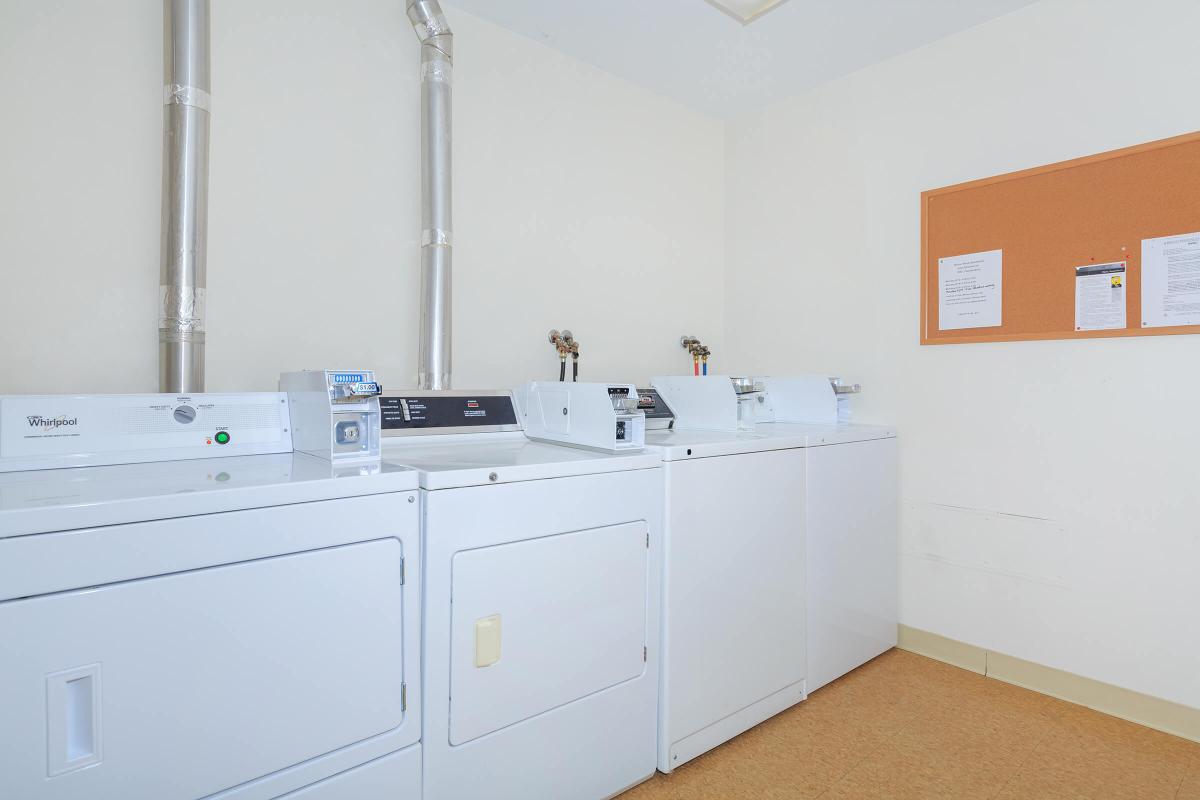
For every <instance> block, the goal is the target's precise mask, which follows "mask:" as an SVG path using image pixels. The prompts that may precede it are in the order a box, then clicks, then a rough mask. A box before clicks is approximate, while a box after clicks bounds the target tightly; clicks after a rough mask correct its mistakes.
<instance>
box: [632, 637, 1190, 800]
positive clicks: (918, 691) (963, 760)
mask: <svg viewBox="0 0 1200 800" xmlns="http://www.w3.org/2000/svg"><path fill="white" fill-rule="evenodd" d="M741 798H746V800H809V799H810V798H820V800H871V798H878V799H879V800H926V799H928V800H942V799H944V800H973V798H979V800H1034V799H1036V800H1109V799H1110V798H1111V799H1112V800H1117V799H1118V798H1119V799H1120V800H1143V798H1145V799H1146V800H1159V799H1160V798H1161V800H1200V745H1198V744H1195V743H1193V742H1188V741H1185V740H1183V739H1179V738H1176V737H1173V736H1169V735H1167V734H1164V733H1160V732H1158V731H1154V730H1150V729H1149V728H1144V727H1142V726H1140V725H1135V724H1133V723H1131V722H1126V721H1124V720H1120V719H1116V718H1114V717H1109V716H1106V715H1104V714H1100V713H1098V712H1095V711H1091V710H1089V709H1086V708H1082V707H1080V706H1076V705H1072V704H1070V703H1066V702H1063V701H1060V700H1055V699H1053V698H1050V697H1046V696H1044V695H1040V694H1037V693H1036V692H1031V691H1029V690H1027V689H1022V688H1020V687H1017V686H1012V685H1010V684H1006V683H1002V682H1000V681H996V680H993V679H990V678H985V677H984V676H982V675H978V674H976V673H973V672H969V671H967V670H962V669H958V668H957V667H952V666H949V665H947V664H942V663H940V662H937V661H933V660H931V659H928V658H924V657H922V656H917V655H914V654H912V653H906V652H902V651H899V650H893V651H891V652H889V653H885V654H884V655H882V656H880V657H879V658H877V659H875V660H874V661H872V662H870V663H868V664H866V665H864V666H863V667H861V668H859V669H857V670H855V671H854V672H852V673H850V674H849V675H847V676H845V677H843V678H842V679H840V680H837V681H834V682H833V683H831V684H830V685H829V686H826V687H824V688H823V689H821V690H819V691H817V692H814V693H813V694H812V695H811V696H810V697H809V699H808V700H806V701H805V702H803V703H801V704H799V705H798V706H796V707H794V708H791V709H789V710H788V711H785V712H784V713H782V714H779V715H778V716H776V717H774V718H772V719H770V720H767V721H766V722H764V723H762V724H761V725H758V726H757V727H755V728H752V729H751V730H749V731H747V732H746V733H744V734H742V735H741V736H739V737H737V738H735V739H733V740H732V741H730V742H728V743H726V744H724V745H722V746H721V747H718V748H716V749H715V750H713V751H712V752H709V753H706V754H705V755H703V756H700V757H699V758H697V759H695V760H693V761H692V762H690V763H688V764H685V765H684V766H682V767H680V768H679V769H677V770H675V772H673V773H672V774H671V775H658V776H656V777H655V778H653V779H652V780H650V781H647V782H646V783H644V784H642V785H641V786H638V787H636V788H634V789H633V790H631V791H630V792H628V793H626V794H624V795H622V796H621V800H740V799H741Z"/></svg>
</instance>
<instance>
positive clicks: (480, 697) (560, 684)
mask: <svg viewBox="0 0 1200 800" xmlns="http://www.w3.org/2000/svg"><path fill="white" fill-rule="evenodd" d="M574 386H575V387H579V388H574V389H571V390H569V391H570V392H571V393H573V394H574V396H575V400H576V401H575V402H574V403H572V402H571V401H569V400H568V401H566V402H565V403H564V404H563V405H562V409H563V410H562V411H561V412H560V411H559V410H558V408H556V409H555V413H556V415H557V416H559V417H560V418H562V419H565V420H572V419H575V417H576V414H577V413H578V414H583V413H585V411H586V412H587V413H588V414H590V413H591V412H593V411H595V412H597V413H598V412H599V411H601V410H603V408H604V407H605V406H607V408H608V414H607V420H608V421H607V423H606V424H605V427H604V433H605V434H606V435H607V437H608V440H609V443H610V444H612V445H613V447H612V448H611V449H614V450H617V449H621V450H622V452H613V453H604V452H599V451H587V450H582V449H577V448H571V447H559V446H554V445H550V444H545V443H542V442H536V441H531V440H530V439H529V438H527V437H526V435H525V433H523V432H522V427H523V422H522V419H523V418H522V417H521V416H519V415H518V413H517V411H516V409H515V406H514V402H513V397H512V395H511V393H508V392H480V393H471V392H462V391H453V392H450V391H447V392H427V393H412V394H408V395H404V396H396V397H384V398H382V404H383V429H384V442H385V444H384V448H383V455H384V459H385V462H392V463H397V464H403V465H406V466H410V467H413V468H415V469H417V470H418V471H419V473H420V486H421V496H422V507H423V508H422V510H423V516H424V525H423V531H424V536H423V544H424V580H425V619H424V635H425V641H424V644H425V647H424V676H425V697H424V709H425V729H424V736H423V747H424V751H423V754H424V765H425V767H424V785H425V797H426V798H427V800H466V799H467V798H488V799H489V800H508V799H510V798H511V799H512V800H518V799H519V800H600V798H605V797H610V796H613V795H615V794H618V793H619V792H621V791H623V790H624V789H626V788H628V787H630V786H632V785H634V784H636V783H639V782H641V781H642V780H645V779H646V778H648V777H650V776H651V775H653V773H654V769H655V752H656V725H657V722H656V719H657V698H658V666H659V652H658V647H657V642H658V639H659V596H660V577H661V562H660V559H661V553H662V538H661V537H662V522H661V516H662V488H661V481H662V471H661V469H660V464H661V461H660V459H659V457H658V456H657V455H654V454H647V453H645V452H642V451H640V450H636V449H629V448H627V447H625V446H624V445H625V444H627V442H624V443H618V442H617V441H616V439H617V438H618V437H619V436H627V435H628V433H618V432H617V431H618V428H617V424H618V422H619V421H620V420H618V417H619V416H622V415H623V414H624V415H625V416H628V414H625V412H623V411H614V408H613V403H612V401H611V400H610V398H609V395H608V394H607V391H608V389H609V387H606V386H599V385H585V384H574ZM585 386H586V387H588V388H584V387H585ZM597 393H602V394H597ZM585 396H586V397H585ZM636 416H637V418H638V419H639V420H640V418H641V416H640V414H639V415H636ZM626 424H628V423H622V425H623V426H624V425H626ZM620 430H621V431H625V432H631V431H632V430H633V427H632V424H628V427H622V428H620ZM618 445H620V446H618Z"/></svg>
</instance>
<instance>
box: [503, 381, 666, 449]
mask: <svg viewBox="0 0 1200 800" xmlns="http://www.w3.org/2000/svg"><path fill="white" fill-rule="evenodd" d="M521 396H522V402H521V403H520V406H521V408H522V413H523V415H524V420H525V434H526V435H527V436H528V437H529V438H531V439H539V440H542V441H546V442H554V443H556V444H566V445H573V446H575V447H584V448H588V449H591V450H603V451H605V452H611V453H615V452H621V451H624V450H641V449H642V448H643V447H645V445H646V415H645V414H643V413H642V411H641V409H639V408H638V390H637V388H636V387H634V386H633V385H632V384H607V383H566V382H559V383H552V382H548V381H535V382H533V383H530V384H528V385H527V386H526V387H524V389H522V390H521Z"/></svg>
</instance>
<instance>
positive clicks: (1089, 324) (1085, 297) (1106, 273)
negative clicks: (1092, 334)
mask: <svg viewBox="0 0 1200 800" xmlns="http://www.w3.org/2000/svg"><path fill="white" fill-rule="evenodd" d="M1124 327H1125V262H1124V261H1116V262H1114V263H1112V264H1089V265H1088V266H1086V267H1076V268H1075V330H1077V331H1111V330H1116V329H1118V328H1124Z"/></svg>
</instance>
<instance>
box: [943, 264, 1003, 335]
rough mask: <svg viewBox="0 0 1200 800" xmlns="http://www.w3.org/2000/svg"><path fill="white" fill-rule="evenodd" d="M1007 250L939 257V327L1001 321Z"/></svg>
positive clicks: (956, 327) (989, 324)
mask: <svg viewBox="0 0 1200 800" xmlns="http://www.w3.org/2000/svg"><path fill="white" fill-rule="evenodd" d="M1003 262H1004V251H1003V250H989V251H987V252H985V253H968V254H966V255H962V256H950V257H947V258H939V259H938V330H942V331H952V330H959V329H962V328H991V327H994V326H996V325H999V324H1000V319H1001V311H1002V309H1001V303H1002V297H1003V292H1002V291H1001V288H1002V286H1001V279H1002V278H1003V267H1004V263H1003Z"/></svg>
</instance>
